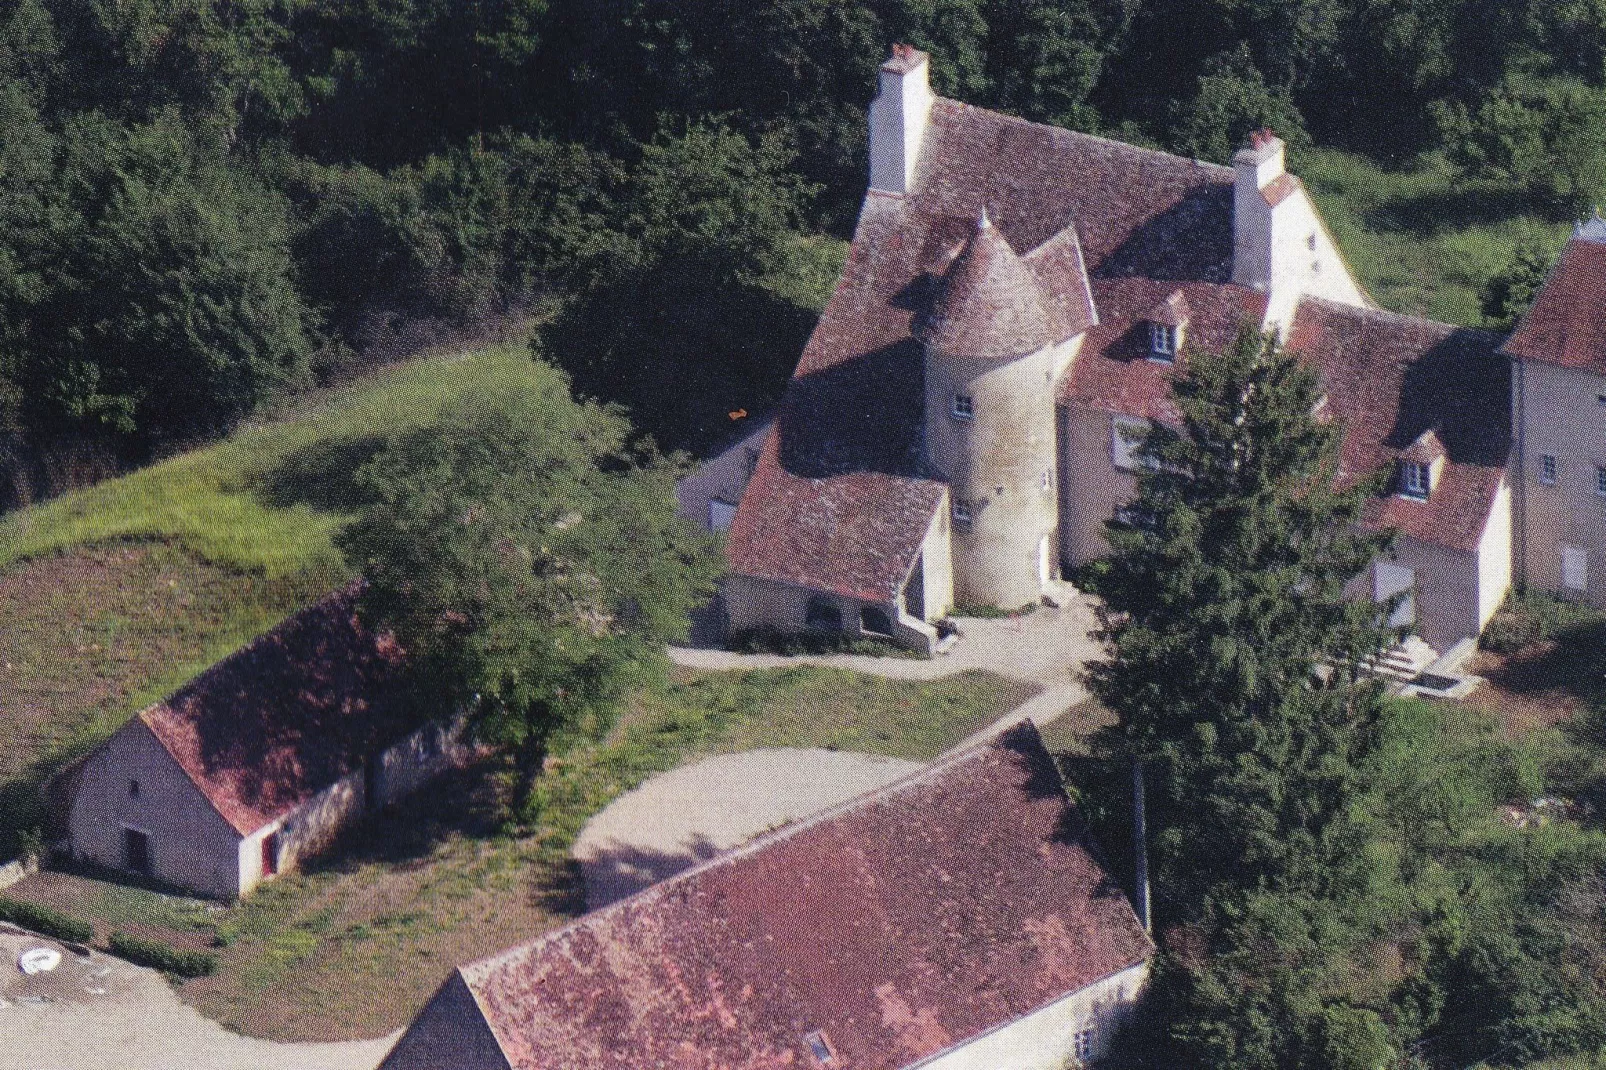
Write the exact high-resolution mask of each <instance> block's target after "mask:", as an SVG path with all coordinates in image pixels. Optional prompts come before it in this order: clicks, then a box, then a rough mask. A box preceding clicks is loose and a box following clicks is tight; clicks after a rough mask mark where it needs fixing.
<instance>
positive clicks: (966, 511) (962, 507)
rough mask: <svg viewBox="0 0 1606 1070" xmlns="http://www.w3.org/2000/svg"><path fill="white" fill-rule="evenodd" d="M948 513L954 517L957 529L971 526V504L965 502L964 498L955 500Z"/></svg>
mask: <svg viewBox="0 0 1606 1070" xmlns="http://www.w3.org/2000/svg"><path fill="white" fill-rule="evenodd" d="M948 512H949V513H950V514H952V516H953V521H954V526H955V527H961V526H963V527H969V526H970V521H971V519H972V516H971V512H970V503H969V502H967V501H965V500H964V499H963V498H955V499H954V500H953V501H952V503H950V507H949V510H948Z"/></svg>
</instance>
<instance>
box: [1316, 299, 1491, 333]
mask: <svg viewBox="0 0 1606 1070" xmlns="http://www.w3.org/2000/svg"><path fill="white" fill-rule="evenodd" d="M1306 302H1310V303H1311V304H1315V305H1321V306H1323V307H1325V308H1327V309H1329V310H1331V311H1335V312H1343V313H1347V314H1350V315H1354V316H1359V317H1362V318H1367V319H1377V320H1400V321H1403V322H1406V323H1418V324H1422V325H1424V326H1429V327H1443V328H1444V329H1445V330H1447V331H1470V332H1471V333H1473V334H1482V335H1487V336H1488V337H1490V338H1501V337H1503V335H1501V334H1500V332H1499V331H1492V330H1489V329H1488V328H1487V327H1466V326H1463V325H1461V324H1458V323H1446V322H1444V321H1443V320H1436V319H1430V318H1429V317H1427V316H1413V315H1411V314H1410V313H1408V312H1394V311H1391V310H1390V309H1386V308H1379V307H1378V306H1376V305H1352V304H1349V303H1348V302H1345V301H1334V300H1333V299H1332V298H1328V297H1316V296H1314V295H1310V294H1307V295H1304V296H1302V297H1301V298H1300V299H1299V304H1301V305H1303V304H1305V303H1306ZM1294 319H1295V320H1296V321H1297V320H1298V319H1299V309H1298V307H1297V306H1296V307H1295V310H1294Z"/></svg>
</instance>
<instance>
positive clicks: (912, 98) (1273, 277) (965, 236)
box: [682, 46, 1606, 652]
mask: <svg viewBox="0 0 1606 1070" xmlns="http://www.w3.org/2000/svg"><path fill="white" fill-rule="evenodd" d="M928 71H929V58H928V57H927V55H926V54H925V53H922V52H919V51H916V50H914V49H912V48H908V47H904V46H900V47H898V48H896V49H895V50H894V52H893V55H892V57H891V59H889V60H888V61H887V62H886V63H885V64H884V65H883V66H882V68H881V72H880V86H879V92H878V94H877V96H876V98H875V101H874V102H873V104H872V105H871V108H870V187H869V191H868V192H867V194H866V196H865V199H864V204H863V207H862V209H861V211H860V215H859V221H858V226H857V229H856V232H855V234H854V238H853V244H852V247H851V249H850V251H849V253H848V258H847V263H846V266H845V267H844V269H843V274H842V278H841V281H840V282H839V283H838V285H837V288H836V291H835V293H834V294H833V295H832V297H831V300H830V303H829V304H828V305H827V306H826V308H825V311H824V313H823V314H822V316H821V317H820V321H819V324H818V326H817V327H816V329H815V331H814V334H813V336H812V337H811V338H810V340H809V342H808V344H807V346H806V348H805V349H804V351H803V355H802V359H801V360H800V361H799V364H798V367H797V371H796V373H795V375H794V377H793V379H792V381H791V383H790V385H789V386H788V388H787V391H786V393H785V396H784V399H783V401H782V403H781V405H780V407H779V410H778V412H777V413H776V414H775V417H774V419H773V421H772V423H771V424H769V425H766V426H762V427H759V428H756V429H755V430H754V431H752V432H751V433H749V434H748V435H747V437H746V438H745V439H744V440H743V441H742V442H739V443H737V444H736V445H735V446H734V447H732V449H731V450H730V451H728V452H727V453H726V454H724V455H723V456H721V457H719V458H716V459H715V460H714V461H712V462H710V464H709V465H708V466H706V467H705V469H704V470H703V472H702V473H701V474H700V476H699V477H697V478H695V479H693V480H691V481H688V484H687V485H686V487H684V488H683V491H682V504H683V508H685V509H687V510H688V511H689V512H691V513H693V514H695V515H696V516H697V517H698V518H699V519H701V520H702V521H703V522H704V523H707V524H709V525H710V526H713V527H728V533H729V542H728V556H729V563H730V575H729V576H728V578H727V580H726V583H725V587H724V597H725V601H726V605H727V610H728V614H729V625H730V627H731V628H732V630H737V631H740V630H745V629H751V628H757V627H771V628H775V629H777V630H781V631H797V630H804V629H831V630H842V631H847V632H850V633H857V632H865V633H873V634H878V635H883V636H890V637H892V638H894V639H896V640H897V641H898V642H900V643H904V644H906V645H909V646H914V647H924V648H929V647H930V646H932V645H933V644H934V641H935V638H936V634H937V633H936V629H935V627H934V624H935V622H936V621H938V620H939V619H941V618H942V617H944V616H945V615H947V614H949V613H950V612H951V611H953V609H954V608H955V607H956V606H977V605H985V606H997V607H1003V608H1006V609H1007V608H1015V607H1019V606H1023V605H1025V604H1027V603H1031V602H1035V601H1037V600H1038V599H1039V598H1040V597H1042V596H1043V595H1044V594H1046V593H1049V592H1051V591H1052V590H1053V589H1054V586H1055V584H1056V582H1057V581H1058V578H1059V576H1060V575H1061V573H1062V571H1063V570H1065V569H1067V568H1069V567H1073V566H1076V565H1079V564H1081V563H1083V562H1086V561H1088V560H1090V559H1092V558H1094V557H1096V556H1098V555H1100V554H1101V553H1103V552H1105V550H1106V547H1107V544H1106V540H1105V525H1106V523H1107V522H1108V521H1109V520H1111V519H1112V518H1113V517H1116V516H1118V515H1119V512H1120V510H1121V508H1122V504H1123V502H1125V501H1127V500H1129V499H1130V497H1131V496H1132V495H1133V494H1134V489H1135V483H1134V475H1133V470H1134V466H1135V464H1136V463H1137V462H1136V459H1135V458H1134V455H1133V454H1134V448H1135V446H1136V443H1137V441H1138V439H1140V438H1141V435H1142V433H1143V432H1144V430H1145V429H1146V428H1147V427H1149V426H1150V425H1151V424H1153V423H1154V422H1156V421H1159V422H1164V423H1171V424H1176V423H1178V422H1179V415H1178V413H1177V412H1176V410H1175V408H1174V407H1173V404H1172V402H1171V399H1170V387H1171V382H1172V379H1173V377H1174V376H1175V375H1176V374H1177V373H1178V370H1179V368H1180V367H1181V366H1183V365H1185V363H1186V360H1187V354H1188V353H1189V352H1190V351H1192V350H1195V349H1211V348H1218V347H1221V346H1224V345H1226V344H1227V343H1229V342H1230V341H1231V340H1232V339H1233V338H1234V337H1235V335H1236V333H1237V332H1238V331H1239V330H1240V328H1241V327H1242V326H1243V325H1244V324H1249V325H1252V326H1255V327H1258V328H1260V329H1263V330H1266V331H1274V332H1277V333H1278V334H1279V335H1280V336H1281V337H1282V339H1283V341H1284V343H1285V344H1286V345H1287V346H1288V347H1289V348H1290V349H1291V350H1293V351H1295V352H1298V353H1300V354H1301V355H1302V356H1303V357H1304V358H1305V359H1307V360H1308V361H1310V362H1311V363H1312V364H1313V365H1314V366H1315V368H1316V369H1317V371H1318V373H1319V375H1320V379H1321V383H1322V388H1323V390H1324V396H1323V398H1322V400H1321V402H1320V409H1319V412H1320V415H1322V416H1323V417H1324V418H1329V419H1333V420H1337V421H1339V422H1340V424H1341V426H1342V428H1343V430H1344V439H1343V448H1342V468H1341V472H1340V478H1341V479H1357V478H1361V477H1363V476H1367V475H1370V474H1371V473H1373V472H1377V471H1379V470H1382V471H1385V472H1387V473H1388V475H1389V478H1390V483H1389V486H1388V489H1387V491H1386V492H1385V493H1383V494H1380V495H1379V496H1378V497H1377V498H1375V499H1374V500H1373V501H1371V502H1370V503H1369V505H1368V508H1367V514H1366V519H1365V523H1367V524H1368V525H1371V526H1376V527H1386V528H1391V529H1394V530H1395V531H1397V532H1398V533H1399V538H1398V540H1397V543H1396V546H1395V549H1394V550H1393V551H1392V553H1391V554H1390V555H1389V556H1388V557H1387V559H1384V560H1378V561H1377V562H1375V563H1374V564H1373V566H1372V568H1371V570H1370V574H1369V575H1368V576H1366V577H1364V578H1363V580H1361V581H1358V583H1357V586H1361V585H1362V584H1364V587H1365V593H1366V594H1367V595H1370V596H1372V597H1375V598H1377V599H1379V600H1383V599H1387V598H1390V597H1392V596H1395V595H1402V596H1403V598H1402V601H1401V604H1400V605H1399V608H1398V610H1397V611H1396V613H1395V623H1396V624H1399V625H1410V626H1411V627H1412V629H1413V630H1414V632H1415V633H1416V634H1417V635H1418V636H1420V638H1421V639H1423V640H1425V641H1426V643H1428V644H1430V645H1431V646H1432V647H1434V648H1436V649H1437V650H1438V651H1440V652H1442V651H1445V650H1447V649H1449V648H1451V647H1453V646H1454V645H1455V644H1457V643H1458V642H1459V641H1461V640H1463V639H1466V638H1468V637H1473V636H1476V635H1478V634H1479V632H1480V631H1481V630H1482V628H1483V626H1484V625H1485V624H1486V623H1487V622H1488V620H1489V618H1490V616H1491V615H1492V614H1493V613H1494V611H1495V609H1496V608H1497V607H1498V606H1499V605H1500V603H1501V601H1502V599H1503V598H1504V597H1505V595H1506V593H1507V591H1508V590H1509V589H1510V588H1511V586H1512V584H1513V582H1514V581H1515V582H1525V583H1527V584H1529V585H1532V586H1534V587H1536V588H1540V589H1544V590H1551V591H1558V592H1563V593H1568V594H1572V595H1575V596H1577V597H1580V598H1589V599H1591V600H1593V601H1595V602H1596V603H1598V604H1606V435H1603V434H1602V433H1601V432H1602V429H1603V425H1606V317H1602V316H1601V315H1600V312H1599V306H1600V303H1601V298H1602V296H1603V295H1606V223H1603V222H1601V221H1599V220H1595V221H1592V222H1590V223H1587V224H1584V225H1582V226H1580V227H1579V228H1578V229H1577V231H1576V232H1575V234H1574V236H1573V238H1572V240H1571V242H1569V244H1568V246H1567V248H1566V250H1565V251H1564V253H1563V255H1562V257H1561V260H1560V263H1559V265H1558V266H1557V268H1556V269H1555V271H1554V272H1553V273H1552V276H1551V278H1550V279H1549V281H1548V282H1547V283H1546V285H1545V287H1544V290H1543V292H1542V293H1541V294H1540V295H1539V298H1538V300H1537V301H1536V303H1535V305H1534V307H1533V310H1532V311H1531V312H1530V313H1529V314H1528V316H1527V318H1526V319H1525V320H1524V322H1523V323H1522V324H1521V325H1520V326H1519V328H1518V329H1517V331H1516V332H1515V333H1514V334H1513V335H1512V336H1511V337H1510V338H1509V339H1505V340H1502V339H1501V338H1500V337H1499V336H1497V335H1494V334H1491V333H1488V332H1484V331H1476V330H1469V329H1465V328H1458V327H1452V326H1449V325H1447V324H1441V323H1435V322H1432V321H1429V320H1424V319H1418V318H1414V317H1410V316H1401V315H1396V314H1394V313H1391V312H1386V311H1383V310H1382V309H1379V308H1378V307H1376V305H1375V304H1374V303H1373V302H1372V301H1371V300H1370V299H1369V298H1368V296H1367V295H1366V293H1365V291H1364V290H1363V289H1362V288H1361V286H1360V285H1359V284H1358V283H1357V282H1356V281H1355V279H1354V277H1353V275H1352V274H1351V272H1350V270H1349V268H1348V267H1347V266H1346V264H1345V262H1344V257H1343V255H1342V254H1341V252H1340V251H1339V249H1338V248H1337V246H1336V245H1335V243H1334V241H1333V239H1332V236H1331V235H1330V234H1329V233H1328V230H1327V228H1326V226H1325V225H1324V224H1323V223H1322V220H1321V217H1320V215H1319V214H1318V212H1317V211H1316V207H1315V205H1314V204H1313V203H1312V201H1311V198H1310V196H1309V194H1308V193H1307V192H1306V190H1305V188H1304V186H1303V185H1302V184H1301V182H1300V181H1299V179H1298V178H1297V177H1295V176H1294V175H1292V174H1290V173H1288V172H1287V171H1286V170H1285V169H1284V147H1283V143H1282V142H1281V141H1280V140H1278V139H1277V138H1276V137H1275V136H1273V135H1272V134H1271V133H1270V132H1268V131H1262V132H1259V133H1257V134H1256V135H1255V136H1254V137H1252V138H1251V139H1250V142H1249V143H1248V144H1247V145H1246V146H1245V147H1244V148H1243V149H1242V151H1240V152H1239V153H1238V154H1237V156H1236V157H1235V158H1234V160H1233V165H1232V166H1231V167H1222V166H1217V165H1214V164H1208V163H1203V162H1201V161H1198V160H1189V159H1183V158H1181V157H1178V156H1172V155H1169V154H1167V153H1163V152H1156V151H1152V150H1149V149H1143V148H1138V147H1135V146H1132V145H1125V144H1121V143H1119V142H1114V141H1108V140H1105V139H1103V138H1098V137H1092V136H1090V135H1087V134H1079V133H1074V132H1072V131H1068V130H1060V129H1056V128H1054V127H1050V126H1043V125H1040V124H1036V123H1031V122H1027V121H1025V120H1022V119H1016V118H1012V117H1010V116H1007V115H1001V114H998V113H996V112H991V111H986V110H984V109H980V108H974V107H971V106H969V105H966V104H961V103H958V102H956V101H951V100H945V99H942V98H940V97H936V96H934V95H933V94H932V92H931V89H930V83H929V80H928Z"/></svg>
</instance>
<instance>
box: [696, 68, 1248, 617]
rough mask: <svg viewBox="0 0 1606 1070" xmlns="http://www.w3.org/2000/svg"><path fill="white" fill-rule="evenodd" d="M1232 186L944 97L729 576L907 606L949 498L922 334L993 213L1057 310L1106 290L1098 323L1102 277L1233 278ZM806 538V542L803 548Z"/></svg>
mask: <svg viewBox="0 0 1606 1070" xmlns="http://www.w3.org/2000/svg"><path fill="white" fill-rule="evenodd" d="M1232 176H1233V172H1232V169H1231V168H1227V167H1218V166H1215V165H1211V164H1203V163H1199V162H1198V161H1194V160H1186V159H1183V158H1181V157H1178V156H1172V155H1169V154H1167V153H1161V152H1154V151H1151V150H1148V149H1140V148H1137V147H1135V146H1132V145H1123V144H1120V143H1119V142H1114V141H1106V140H1104V139H1102V138H1096V137H1092V136H1089V135H1086V134H1078V133H1073V132H1072V131H1069V130H1061V129H1058V128H1055V127H1051V126H1043V125H1040V124H1037V123H1030V122H1027V121H1025V120H1023V119H1016V118H1013V117H1010V116H1006V115H1001V114H999V113H997V112H991V111H986V110H984V109H981V108H973V107H970V106H968V105H964V104H959V103H956V102H954V101H950V100H943V99H938V100H937V101H936V102H935V103H934V104H933V105H932V111H931V118H930V122H929V124H928V127H927V131H926V135H925V141H924V144H923V147H922V150H921V154H920V163H919V166H918V167H917V169H916V175H915V184H914V190H913V192H912V193H911V194H910V195H909V196H907V197H896V196H889V195H886V194H881V193H877V192H875V191H872V192H871V193H870V194H869V195H868V196H867V197H866V198H865V203H864V208H863V211H862V212H861V213H860V216H859V223H858V229H857V231H856V233H855V235H854V239H853V245H852V248H851V249H850V250H849V253H848V258H847V263H846V265H845V266H844V268H843V273H842V278H841V280H840V281H839V282H838V284H837V288H836V292H835V293H834V294H833V295H832V297H831V300H830V302H829V303H828V304H827V305H826V308H825V311H824V313H823V314H822V315H821V317H820V322H819V324H818V325H817V326H816V328H815V330H814V334H813V336H812V337H811V338H810V339H809V342H808V345H807V346H806V347H805V348H804V351H803V356H802V359H801V360H800V361H799V363H798V367H797V371H796V373H795V375H794V377H793V381H792V383H791V385H790V386H789V388H788V391H787V396H786V398H785V399H784V400H783V402H782V405H781V409H780V413H779V418H778V421H777V425H776V428H777V430H776V434H774V435H772V436H771V439H770V442H769V443H768V445H767V446H766V449H765V451H764V454H763V455H762V457H761V458H760V461H759V465H758V468H757V470H756V471H755V473H754V476H753V480H752V482H751V483H750V484H749V487H748V490H747V493H746V494H744V495H743V498H742V503H741V507H740V508H739V510H738V511H737V515H736V519H735V521H734V522H733V524H732V525H731V529H730V532H729V541H728V543H727V547H726V553H727V556H728V558H729V561H730V566H731V570H732V571H733V572H736V573H738V574H742V575H748V576H757V577H761V578H767V579H776V580H781V581H784V582H788V583H795V584H799V585H801V586H805V587H811V588H817V589H822V590H837V591H841V592H842V593H845V594H849V595H851V596H854V597H865V598H870V597H873V598H875V599H877V600H886V601H890V600H892V599H894V598H896V597H897V592H898V588H899V586H900V585H901V583H902V581H903V578H904V576H905V575H907V573H908V569H909V566H910V565H912V564H913V561H914V552H911V548H916V549H915V552H917V548H918V545H919V539H918V535H919V534H923V533H924V527H923V522H924V521H925V520H928V519H929V516H930V513H929V512H925V511H924V510H925V508H926V506H927V505H931V506H932V507H935V504H936V502H938V501H939V500H940V497H941V494H942V493H943V489H944V488H943V485H942V484H940V483H935V482H933V481H931V480H928V479H925V478H923V473H922V472H921V471H920V456H919V449H920V430H921V421H922V415H923V413H922V410H923V405H924V396H923V393H924V370H923V354H922V351H921V347H920V344H919V343H918V342H916V341H915V339H914V337H913V336H912V333H911V327H912V324H913V323H914V321H915V319H916V318H917V317H919V316H922V315H924V314H925V313H926V312H927V311H928V310H929V309H930V307H931V302H932V300H933V299H934V298H935V296H936V293H937V280H938V277H939V276H940V275H941V274H942V273H943V271H944V270H945V269H946V268H947V267H948V265H949V264H950V263H951V262H952V260H953V258H954V257H955V255H956V254H957V253H958V252H959V250H960V248H961V247H962V246H963V244H964V243H965V240H966V239H967V237H969V236H970V235H971V234H972V233H973V231H974V230H975V220H976V218H977V216H978V215H979V214H980V212H981V211H982V209H983V208H984V207H985V208H986V209H987V210H988V212H989V213H990V214H991V218H992V221H993V225H994V228H995V229H996V231H997V232H998V235H999V237H1000V238H1002V239H1004V240H1006V241H1007V242H1008V243H1009V245H1010V247H1011V248H1012V249H1014V250H1017V251H1019V252H1021V253H1022V254H1023V256H1022V260H1023V261H1024V262H1025V263H1026V264H1027V265H1028V266H1029V267H1030V268H1031V269H1032V271H1033V274H1034V276H1035V277H1037V278H1038V279H1039V280H1040V281H1042V282H1044V283H1045V285H1046V286H1047V289H1048V290H1049V293H1050V297H1051V298H1052V299H1053V300H1054V301H1055V302H1057V303H1059V304H1060V306H1061V307H1060V310H1059V312H1058V314H1059V315H1062V316H1066V317H1072V318H1080V320H1081V322H1084V323H1091V322H1094V320H1095V316H1094V312H1093V305H1094V302H1093V301H1091V300H1088V298H1087V297H1086V294H1085V291H1083V292H1081V293H1078V292H1077V291H1078V290H1079V287H1077V286H1075V285H1074V284H1073V283H1072V282H1068V281H1067V280H1074V278H1076V277H1081V276H1084V274H1085V276H1089V277H1091V278H1092V279H1093V280H1094V281H1093V287H1094V294H1093V297H1094V298H1096V299H1097V301H1098V302H1099V304H1098V309H1099V312H1098V316H1099V317H1103V316H1104V314H1105V310H1104V307H1103V304H1102V301H1103V298H1102V296H1100V294H1099V292H1098V291H1099V280H1101V279H1105V280H1109V279H1124V278H1127V277H1130V276H1147V277H1150V278H1156V279H1171V280H1177V281H1178V282H1185V281H1202V282H1217V283H1224V282H1226V281H1227V279H1228V277H1229V276H1230V273H1231V268H1232V249H1233V242H1232ZM1073 227H1074V229H1072V228H1073ZM1078 237H1079V238H1080V241H1079V243H1078V241H1077V238H1078ZM1173 289H1176V286H1175V285H1172V286H1169V287H1167V288H1166V289H1164V290H1163V291H1161V292H1159V293H1156V294H1155V295H1154V297H1153V299H1152V300H1151V301H1150V302H1149V304H1148V305H1146V306H1145V307H1144V309H1143V311H1147V310H1148V309H1149V308H1152V307H1153V306H1154V305H1155V304H1156V303H1158V302H1159V301H1160V300H1161V299H1163V298H1164V297H1165V296H1166V294H1167V293H1169V292H1170V291H1171V290H1173ZM1190 301H1192V298H1191V297H1190ZM867 514H875V515H874V516H870V515H867ZM849 516H854V517H860V518H861V519H860V520H858V521H857V523H859V524H860V525H861V526H862V529H863V530H862V531H860V532H858V533H855V534H853V535H851V536H850V535H846V534H842V533H839V532H837V531H836V530H835V529H830V528H829V525H831V524H833V523H836V522H837V520H838V518H843V517H849ZM916 518H919V519H916ZM917 525H919V526H920V531H919V532H918V533H917V532H916V531H915V530H913V529H914V526H917ZM795 526H796V527H803V528H806V529H808V530H805V531H799V532H794V533H793V534H790V535H788V534H787V532H788V531H789V530H790V529H792V528H793V527H795Z"/></svg>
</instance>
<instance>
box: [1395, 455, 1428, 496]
mask: <svg viewBox="0 0 1606 1070" xmlns="http://www.w3.org/2000/svg"><path fill="white" fill-rule="evenodd" d="M1431 480H1432V475H1431V474H1430V471H1429V469H1428V466H1427V465H1425V464H1423V463H1422V462H1420V461H1401V462H1400V494H1401V495H1403V496H1404V497H1407V498H1420V499H1421V500H1423V501H1427V499H1428V493H1429V492H1430V491H1431V489H1432V487H1431V485H1430V484H1431Z"/></svg>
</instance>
